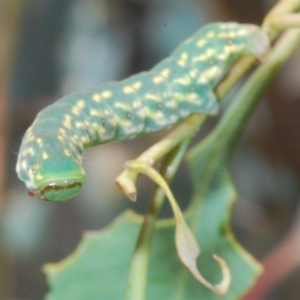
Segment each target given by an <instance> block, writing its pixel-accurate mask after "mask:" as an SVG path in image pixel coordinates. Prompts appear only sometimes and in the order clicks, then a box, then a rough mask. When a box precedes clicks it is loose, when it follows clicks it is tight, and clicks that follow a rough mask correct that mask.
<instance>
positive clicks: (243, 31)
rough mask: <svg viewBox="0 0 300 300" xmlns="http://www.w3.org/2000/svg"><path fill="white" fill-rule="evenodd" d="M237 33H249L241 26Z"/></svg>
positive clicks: (239, 34)
mask: <svg viewBox="0 0 300 300" xmlns="http://www.w3.org/2000/svg"><path fill="white" fill-rule="evenodd" d="M236 34H237V35H238V36H245V35H248V31H247V30H245V29H244V28H240V29H239V30H238V32H237V33H236Z"/></svg>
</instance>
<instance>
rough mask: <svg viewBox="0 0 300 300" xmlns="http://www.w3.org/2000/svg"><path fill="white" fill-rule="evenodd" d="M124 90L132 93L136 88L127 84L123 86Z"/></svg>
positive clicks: (126, 92)
mask: <svg viewBox="0 0 300 300" xmlns="http://www.w3.org/2000/svg"><path fill="white" fill-rule="evenodd" d="M123 92H124V93H125V94H131V93H134V89H133V88H132V87H131V86H129V85H126V86H124V87H123Z"/></svg>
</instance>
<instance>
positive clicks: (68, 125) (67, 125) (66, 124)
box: [62, 107, 74, 129]
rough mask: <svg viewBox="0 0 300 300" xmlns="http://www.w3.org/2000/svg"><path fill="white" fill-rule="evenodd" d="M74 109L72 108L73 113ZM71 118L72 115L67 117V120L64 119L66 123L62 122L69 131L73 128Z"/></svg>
mask: <svg viewBox="0 0 300 300" xmlns="http://www.w3.org/2000/svg"><path fill="white" fill-rule="evenodd" d="M73 108H74V107H72V111H73ZM71 119H72V118H71V116H70V115H65V119H64V121H63V122H62V124H63V126H65V127H66V128H68V129H71V128H72V126H71Z"/></svg>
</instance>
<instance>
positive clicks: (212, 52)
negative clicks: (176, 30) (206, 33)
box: [193, 48, 216, 62]
mask: <svg viewBox="0 0 300 300" xmlns="http://www.w3.org/2000/svg"><path fill="white" fill-rule="evenodd" d="M215 55H216V50H214V49H212V48H209V49H207V50H206V52H205V53H204V54H201V55H198V56H196V57H194V58H193V62H197V61H207V60H209V59H211V58H212V57H213V56H215Z"/></svg>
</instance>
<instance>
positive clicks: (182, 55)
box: [180, 52, 189, 60]
mask: <svg viewBox="0 0 300 300" xmlns="http://www.w3.org/2000/svg"><path fill="white" fill-rule="evenodd" d="M188 57H189V55H188V54H187V53H186V52H183V53H181V57H180V58H181V59H183V60H187V59H188Z"/></svg>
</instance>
